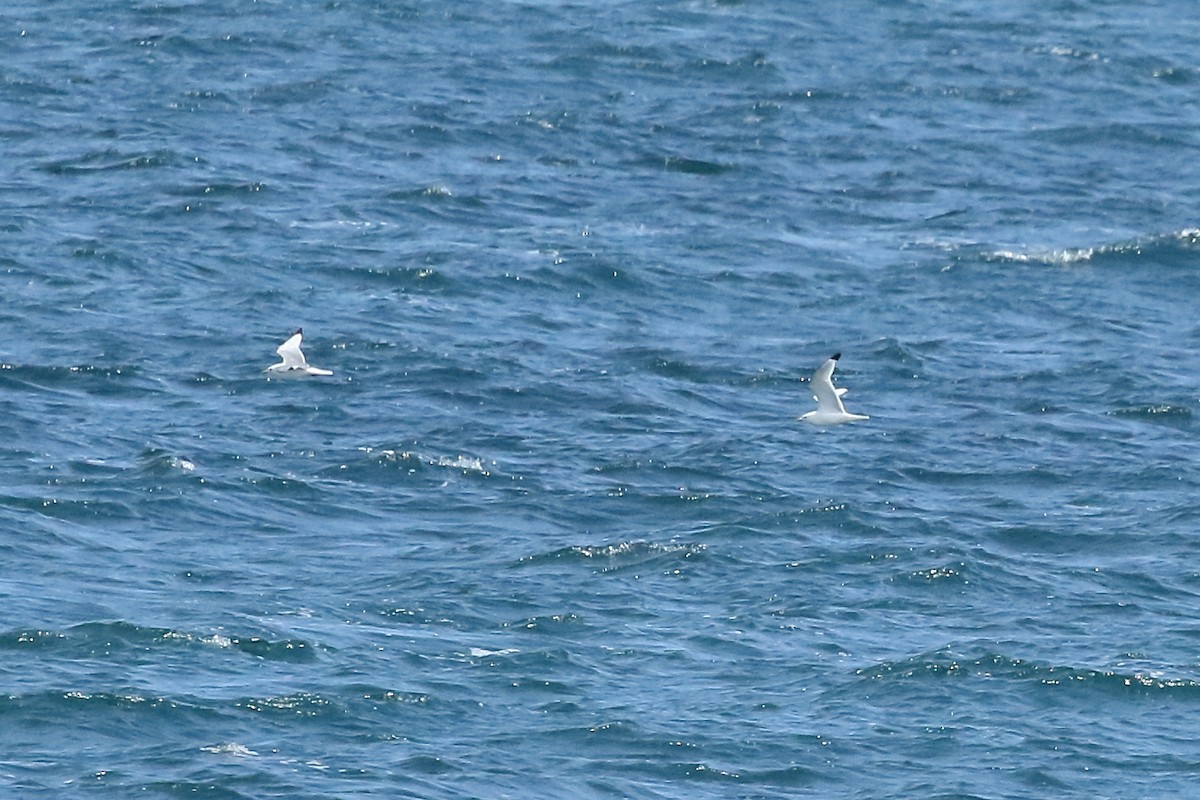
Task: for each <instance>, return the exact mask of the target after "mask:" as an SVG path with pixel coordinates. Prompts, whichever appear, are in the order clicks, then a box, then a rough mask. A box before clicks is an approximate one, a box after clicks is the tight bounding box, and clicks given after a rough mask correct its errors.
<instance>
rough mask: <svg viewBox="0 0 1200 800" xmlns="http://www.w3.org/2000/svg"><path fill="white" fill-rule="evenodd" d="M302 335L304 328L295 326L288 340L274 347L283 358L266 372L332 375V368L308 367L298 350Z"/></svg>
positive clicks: (302, 354)
mask: <svg viewBox="0 0 1200 800" xmlns="http://www.w3.org/2000/svg"><path fill="white" fill-rule="evenodd" d="M303 337H304V329H303V328H297V329H296V332H295V333H293V334H292V335H291V336H289V337H288V340H287V341H286V342H284V343H283V344H281V345H279V347H278V348H276V350H275V352H276V353H278V354H279V357H280V358H282V359H283V361H280V362H279V363H278V364H272V365H271V366H269V367H267V369H266V371H267V372H283V373H286V374H293V375H294V374H300V375H332V374H333V370H329V369H321V368H320V367H310V366H309V365H308V361H306V360H305V359H304V353H302V352H300V340H301V339H302V338H303Z"/></svg>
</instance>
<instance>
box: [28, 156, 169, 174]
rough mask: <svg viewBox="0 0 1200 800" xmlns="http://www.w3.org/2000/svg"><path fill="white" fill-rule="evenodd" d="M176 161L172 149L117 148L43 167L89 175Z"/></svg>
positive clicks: (162, 164) (51, 163) (45, 169)
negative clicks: (136, 150)
mask: <svg viewBox="0 0 1200 800" xmlns="http://www.w3.org/2000/svg"><path fill="white" fill-rule="evenodd" d="M175 161H176V156H175V153H173V152H172V151H170V150H152V151H150V152H143V153H122V152H119V151H116V150H100V151H96V152H92V153H85V154H84V155H81V156H76V157H75V158H68V159H63V160H60V161H52V162H50V163H48V164H43V165H42V167H41V169H42V170H43V171H45V172H49V173H50V174H52V175H88V174H92V173H99V172H109V171H112V170H128V169H146V168H148V167H150V168H153V167H165V166H169V165H170V164H173V163H174V162H175Z"/></svg>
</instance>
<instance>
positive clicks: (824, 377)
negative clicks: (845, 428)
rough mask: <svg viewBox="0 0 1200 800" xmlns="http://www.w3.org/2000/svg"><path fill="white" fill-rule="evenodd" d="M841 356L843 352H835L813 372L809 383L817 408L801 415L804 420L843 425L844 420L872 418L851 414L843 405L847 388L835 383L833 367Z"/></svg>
mask: <svg viewBox="0 0 1200 800" xmlns="http://www.w3.org/2000/svg"><path fill="white" fill-rule="evenodd" d="M841 357H842V354H841V353H834V354H833V356H832V357H831V358H829V359H828V360H826V361H825V363H824V364H822V365H821V366H819V367H817V371H816V372H814V373H813V376H812V379H811V380H810V381H809V382H808V385H809V387H810V388H811V389H812V393H813V400H816V401H817V410H816V411H809V412H808V413H807V414H803V415H801V417H800V419H801V420H803V421H804V422H807V423H809V424H810V425H841V424H842V423H843V422H854V421H855V420H860V419H870V417H868V416H867V415H866V414H851V413H850V412H848V411H846V407H845V406H844V405H842V395H844V394H845V393H846V390H845V389H838V388H835V387H834V385H833V368H834V367H836V366H837V362H838V359H839V358H841Z"/></svg>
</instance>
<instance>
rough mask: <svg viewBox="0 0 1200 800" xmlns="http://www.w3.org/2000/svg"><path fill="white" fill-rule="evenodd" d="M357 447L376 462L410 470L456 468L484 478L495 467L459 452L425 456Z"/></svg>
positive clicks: (404, 451) (494, 464) (480, 459)
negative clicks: (458, 453)
mask: <svg viewBox="0 0 1200 800" xmlns="http://www.w3.org/2000/svg"><path fill="white" fill-rule="evenodd" d="M358 449H359V450H360V451H361V452H363V453H366V454H367V455H368V456H370V457H371V458H372V459H373V460H374V461H375V462H376V463H378V464H383V465H388V464H398V465H401V466H406V467H408V468H409V471H410V472H415V471H417V470H418V469H420V468H423V467H438V468H441V469H452V470H457V471H458V472H461V473H462V474H463V475H479V476H482V477H485V478H486V477H490V476H491V475H492V471H493V470H494V469H495V467H496V462H495V461H491V462H487V461H484V460H483V459H482V458H479V457H477V456H465V455H461V454H460V455H454V456H425V455H421V454H419V453H413V452H409V451H407V450H392V449H388V448H383V449H379V450H376V449H375V448H372V447H360V448H358Z"/></svg>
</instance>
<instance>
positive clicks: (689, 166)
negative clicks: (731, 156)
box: [631, 156, 733, 175]
mask: <svg viewBox="0 0 1200 800" xmlns="http://www.w3.org/2000/svg"><path fill="white" fill-rule="evenodd" d="M631 166H635V167H643V168H652V169H661V170H664V171H666V172H681V173H683V174H685V175H721V174H723V173H725V172H729V171H730V170H732V169H733V167H732V166H729V165H727V164H720V163H717V162H715V161H705V160H703V159H699V158H687V157H685V156H644V157H642V158H640V159H637V160H635V161H633V162H632V163H631Z"/></svg>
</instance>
